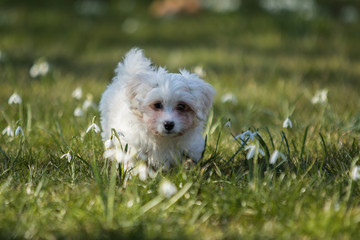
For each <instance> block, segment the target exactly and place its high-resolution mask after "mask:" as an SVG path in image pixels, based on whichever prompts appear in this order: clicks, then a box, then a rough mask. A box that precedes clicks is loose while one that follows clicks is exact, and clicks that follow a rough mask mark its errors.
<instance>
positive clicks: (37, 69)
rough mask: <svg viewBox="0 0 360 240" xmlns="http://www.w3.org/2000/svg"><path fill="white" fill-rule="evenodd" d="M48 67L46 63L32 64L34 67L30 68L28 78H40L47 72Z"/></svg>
mask: <svg viewBox="0 0 360 240" xmlns="http://www.w3.org/2000/svg"><path fill="white" fill-rule="evenodd" d="M49 69H50V66H49V63H48V62H46V61H38V62H36V63H34V65H32V66H31V68H30V72H29V73H30V76H31V77H32V78H37V77H41V76H45V75H46V74H47V73H48V72H49Z"/></svg>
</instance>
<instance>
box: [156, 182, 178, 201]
mask: <svg viewBox="0 0 360 240" xmlns="http://www.w3.org/2000/svg"><path fill="white" fill-rule="evenodd" d="M159 192H160V194H161V195H163V196H165V197H166V198H170V197H171V196H172V195H174V194H175V193H176V192H177V188H176V186H175V184H173V183H172V182H170V181H169V180H164V181H162V183H161V184H160V187H159Z"/></svg>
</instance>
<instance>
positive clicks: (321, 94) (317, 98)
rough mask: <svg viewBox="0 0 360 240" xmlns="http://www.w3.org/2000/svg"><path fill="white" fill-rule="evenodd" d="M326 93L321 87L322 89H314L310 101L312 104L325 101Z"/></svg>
mask: <svg viewBox="0 0 360 240" xmlns="http://www.w3.org/2000/svg"><path fill="white" fill-rule="evenodd" d="M327 94H328V90H327V89H322V90H318V91H316V93H315V95H314V96H313V97H312V99H311V103H312V104H314V105H315V104H318V103H319V104H325V103H327Z"/></svg>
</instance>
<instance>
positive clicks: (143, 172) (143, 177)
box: [131, 163, 148, 181]
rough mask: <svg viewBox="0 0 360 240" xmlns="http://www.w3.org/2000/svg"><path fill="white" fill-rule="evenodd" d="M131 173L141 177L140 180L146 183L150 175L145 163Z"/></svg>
mask: <svg viewBox="0 0 360 240" xmlns="http://www.w3.org/2000/svg"><path fill="white" fill-rule="evenodd" d="M131 172H132V174H134V176H139V179H140V180H141V181H146V179H147V176H148V173H147V167H146V164H145V163H141V164H139V165H138V166H136V167H135V168H134V169H133V170H132V171H131Z"/></svg>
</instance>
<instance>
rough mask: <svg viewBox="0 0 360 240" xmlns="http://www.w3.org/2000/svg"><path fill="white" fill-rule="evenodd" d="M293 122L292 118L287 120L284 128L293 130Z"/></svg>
mask: <svg viewBox="0 0 360 240" xmlns="http://www.w3.org/2000/svg"><path fill="white" fill-rule="evenodd" d="M292 127H293V125H292V122H291V120H290V118H287V119H285V121H284V122H283V128H292Z"/></svg>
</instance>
